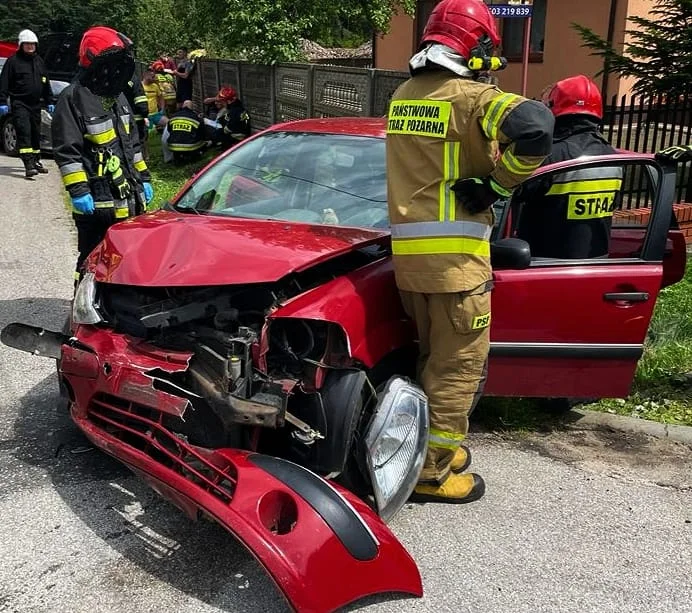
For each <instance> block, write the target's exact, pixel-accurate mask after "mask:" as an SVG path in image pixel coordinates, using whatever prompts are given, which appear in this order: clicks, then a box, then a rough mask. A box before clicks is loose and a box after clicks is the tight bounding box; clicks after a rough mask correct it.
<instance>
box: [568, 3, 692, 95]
mask: <svg viewBox="0 0 692 613" xmlns="http://www.w3.org/2000/svg"><path fill="white" fill-rule="evenodd" d="M630 21H631V22H632V23H634V24H636V25H637V26H638V28H639V29H636V30H626V31H625V34H627V35H629V36H630V37H631V38H630V41H629V42H627V43H626V44H625V48H624V53H622V54H621V53H618V52H617V51H616V50H615V49H614V48H613V47H612V45H611V44H609V43H608V41H606V40H604V39H603V38H601V37H600V36H599V35H598V34H596V33H595V32H593V30H590V29H589V28H586V27H584V26H581V25H579V24H576V23H573V24H572V27H573V28H575V29H576V30H577V31H578V32H579V34H580V35H581V37H582V39H583V40H584V44H583V45H582V46H583V47H588V48H590V49H592V50H593V53H591V55H598V56H601V57H602V58H603V59H604V68H603V70H601V71H600V72H599V73H598V74H599V75H600V74H603V73H604V72H605V73H615V74H618V75H620V76H625V77H634V78H635V79H636V81H635V84H634V86H633V88H632V89H633V91H634V92H635V93H637V94H668V95H671V96H679V95H684V94H687V93H689V91H690V83H692V0H654V8H653V9H652V10H651V17H649V18H646V17H631V18H630Z"/></svg>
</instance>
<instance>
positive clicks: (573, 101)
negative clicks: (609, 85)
mask: <svg viewBox="0 0 692 613" xmlns="http://www.w3.org/2000/svg"><path fill="white" fill-rule="evenodd" d="M543 102H544V103H545V104H546V105H547V106H548V107H549V108H550V110H551V111H552V112H553V115H555V117H560V116H562V115H577V114H578V115H593V116H594V117H597V118H598V119H603V99H602V98H601V92H600V91H599V90H598V87H597V86H596V84H595V83H594V82H593V81H592V80H591V79H589V77H586V76H584V75H577V76H575V77H569V78H567V79H563V80H562V81H558V82H557V83H555V85H553V86H552V87H551V88H550V89H549V90H548V91H547V92H546V93H545V94H544V95H543Z"/></svg>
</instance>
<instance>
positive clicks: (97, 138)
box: [84, 128, 116, 145]
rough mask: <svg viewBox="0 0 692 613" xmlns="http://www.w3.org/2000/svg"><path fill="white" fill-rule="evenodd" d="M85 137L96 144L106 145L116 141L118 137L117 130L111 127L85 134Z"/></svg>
mask: <svg viewBox="0 0 692 613" xmlns="http://www.w3.org/2000/svg"><path fill="white" fill-rule="evenodd" d="M84 138H86V139H87V140H88V141H90V142H92V143H94V144H95V145H105V144H107V143H110V142H111V141H114V140H115V138H116V134H115V130H114V129H113V128H111V129H110V130H106V131H105V132H100V133H99V134H85V135H84Z"/></svg>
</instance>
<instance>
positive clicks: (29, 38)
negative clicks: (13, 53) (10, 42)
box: [17, 30, 38, 45]
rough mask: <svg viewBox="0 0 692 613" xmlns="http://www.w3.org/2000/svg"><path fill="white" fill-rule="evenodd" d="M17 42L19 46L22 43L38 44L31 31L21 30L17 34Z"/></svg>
mask: <svg viewBox="0 0 692 613" xmlns="http://www.w3.org/2000/svg"><path fill="white" fill-rule="evenodd" d="M17 42H18V43H19V45H21V44H22V43H36V44H38V38H37V36H36V34H34V33H33V32H32V31H31V30H22V31H21V32H20V33H19V37H18V39H17Z"/></svg>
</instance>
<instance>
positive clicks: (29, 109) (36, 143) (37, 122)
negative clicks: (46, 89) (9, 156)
mask: <svg viewBox="0 0 692 613" xmlns="http://www.w3.org/2000/svg"><path fill="white" fill-rule="evenodd" d="M12 113H13V114H14V125H15V127H16V128H17V149H18V150H19V155H20V157H23V156H25V155H31V154H34V153H36V154H38V153H40V152H41V104H40V103H39V104H36V105H33V106H29V105H27V104H25V103H24V102H13V103H12Z"/></svg>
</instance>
